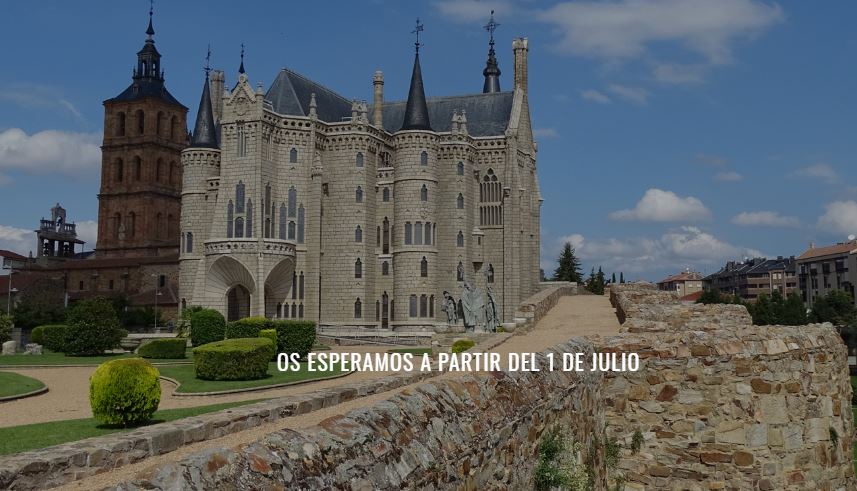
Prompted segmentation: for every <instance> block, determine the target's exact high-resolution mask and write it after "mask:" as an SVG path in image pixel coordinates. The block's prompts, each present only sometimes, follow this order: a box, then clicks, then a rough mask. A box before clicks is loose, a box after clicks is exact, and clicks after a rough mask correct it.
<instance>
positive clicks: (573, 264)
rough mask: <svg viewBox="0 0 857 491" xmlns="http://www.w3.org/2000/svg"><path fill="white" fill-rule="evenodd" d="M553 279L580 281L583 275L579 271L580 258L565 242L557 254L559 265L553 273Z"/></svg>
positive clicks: (569, 244)
mask: <svg viewBox="0 0 857 491" xmlns="http://www.w3.org/2000/svg"><path fill="white" fill-rule="evenodd" d="M553 279H554V281H574V282H577V283H580V282H582V281H583V276H582V275H581V273H580V260H579V259H578V258H577V256H576V255H575V253H574V247H572V246H571V243H570V242H566V243H565V246H564V247H563V249H562V252H561V253H560V255H559V266H558V267H557V268H556V271H554V274H553Z"/></svg>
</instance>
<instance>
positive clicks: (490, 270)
mask: <svg viewBox="0 0 857 491" xmlns="http://www.w3.org/2000/svg"><path fill="white" fill-rule="evenodd" d="M485 278H486V279H487V282H488V283H494V265H493V264H491V263H488V269H486V270H485Z"/></svg>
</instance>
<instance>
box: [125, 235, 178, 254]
mask: <svg viewBox="0 0 857 491" xmlns="http://www.w3.org/2000/svg"><path fill="white" fill-rule="evenodd" d="M131 235H132V236H133V235H134V234H133V233H132V234H131ZM185 247H186V248H187V249H185V252H187V253H188V254H192V253H193V232H188V233H187V239H186V240H185Z"/></svg>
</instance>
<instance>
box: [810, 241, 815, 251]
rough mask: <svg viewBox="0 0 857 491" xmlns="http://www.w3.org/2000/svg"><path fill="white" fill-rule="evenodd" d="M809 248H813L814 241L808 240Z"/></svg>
mask: <svg viewBox="0 0 857 491" xmlns="http://www.w3.org/2000/svg"><path fill="white" fill-rule="evenodd" d="M809 248H810V249H815V242H812V241H810V243H809Z"/></svg>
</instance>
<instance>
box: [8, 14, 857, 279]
mask: <svg viewBox="0 0 857 491" xmlns="http://www.w3.org/2000/svg"><path fill="white" fill-rule="evenodd" d="M492 8H493V9H495V10H496V11H497V21H498V22H500V24H501V26H500V27H499V29H498V30H497V33H496V38H497V51H498V58H499V62H500V68H501V70H502V71H503V75H502V77H501V84H502V85H503V88H504V89H508V88H510V81H511V80H512V66H511V41H512V38H513V37H517V36H526V37H528V38H529V40H530V103H531V111H532V117H533V123H534V126H535V128H536V133H537V135H538V136H537V139H538V142H539V156H538V165H539V173H540V178H541V186H542V194H543V196H544V198H545V202H544V206H543V208H542V231H543V235H542V264H543V266H544V267H545V268H546V269H547V270H548V272H549V271H550V270H551V269H552V268H553V267H554V259H555V256H556V254H557V253H558V251H559V249H560V247H561V244H562V243H563V241H566V240H568V241H571V242H572V243H573V244H574V245H575V246H576V247H577V249H578V252H579V254H580V256H581V257H582V259H583V261H584V266H585V268H586V270H587V271H588V269H589V268H590V267H591V266H596V267H597V266H599V265H603V267H604V270H605V271H607V272H608V273H610V272H613V271H616V272H617V273H618V271H624V272H625V275H626V278H628V279H636V278H641V279H651V280H657V279H659V278H660V277H661V276H664V275H666V274H667V273H673V272H676V271H678V270H680V269H684V268H685V267H689V268H692V269H696V270H700V271H703V272H711V271H713V270H716V269H717V268H718V267H719V266H720V265H721V264H722V263H723V262H724V261H726V260H728V259H741V258H743V257H745V256H750V255H756V254H764V255H768V256H776V255H798V254H800V253H801V252H802V251H803V250H804V249H806V247H807V244H808V243H809V242H810V241H815V242H816V243H819V244H825V243H833V242H837V241H842V240H844V239H845V237H846V236H847V235H849V234H851V233H855V234H857V166H855V162H854V160H855V155H857V62H855V61H854V60H857V30H855V29H853V22H852V19H853V18H855V16H857V3H855V2H849V1H846V0H831V1H830V2H825V4H824V8H819V6H818V5H817V4H816V3H815V2H804V1H797V0H795V1H781V2H772V1H761V0H718V1H716V2H714V1H709V0H611V1H595V0H571V1H559V2H550V1H542V0H527V1H515V0H501V1H472V0H462V1H444V0H439V1H426V2H395V1H383V0H379V1H373V2H345V1H342V2H302V3H301V4H300V7H297V4H295V3H292V2H273V1H271V2H244V3H241V4H235V3H234V2H220V1H209V2H163V1H162V2H157V3H156V5H155V31H156V35H155V40H156V45H157V47H158V49H159V50H160V52H161V53H162V55H163V65H162V66H163V68H164V70H165V71H166V78H167V86H168V88H169V90H170V91H171V92H172V93H173V95H174V96H176V97H177V98H178V99H179V100H180V101H182V102H183V103H184V104H185V105H187V106H189V107H192V110H191V114H190V115H189V120H190V121H192V120H193V119H192V118H193V112H194V111H195V106H196V104H197V101H198V100H199V91H200V87H201V83H202V76H203V74H202V70H201V67H202V65H203V63H204V58H205V51H206V45H207V44H208V43H209V42H210V43H211V45H212V51H213V54H212V65H213V66H215V67H217V68H222V69H224V70H226V77H227V82H228V83H231V82H234V80H235V78H236V71H237V67H238V61H239V59H238V55H239V52H240V44H241V43H242V42H243V43H245V45H246V63H245V64H246V68H247V72H248V75H249V76H250V79H251V80H252V81H253V83H254V84H255V83H256V82H262V83H263V84H264V86H265V87H267V86H268V84H270V82H271V80H272V78H273V77H274V75H275V74H276V73H277V70H278V69H279V68H280V67H282V66H288V67H290V68H292V69H295V70H297V71H299V72H301V73H304V74H305V75H307V76H309V77H311V78H313V79H315V80H317V81H319V82H321V83H322V84H325V85H327V86H329V87H331V88H333V89H334V90H336V91H338V92H339V93H341V94H343V95H344V96H346V97H348V98H363V99H371V91H372V83H371V81H372V73H373V72H374V71H375V70H378V69H380V70H383V71H384V73H385V81H386V85H385V96H386V97H387V98H388V99H402V98H404V97H405V94H406V91H407V84H408V77H409V76H410V70H411V68H410V67H411V62H412V51H413V38H412V35H411V34H410V31H411V30H412V29H413V23H414V19H415V18H416V17H417V16H419V17H420V19H421V20H422V21H423V23H424V24H425V31H424V33H423V36H422V40H423V41H424V43H425V45H424V48H423V50H422V52H421V53H422V56H421V61H422V67H423V75H424V80H425V84H426V90H427V93H428V95H429V96H433V95H452V94H461V93H469V92H478V91H480V90H481V86H482V75H481V71H482V68H483V67H484V63H485V56H486V49H487V39H486V38H487V35H486V33H485V32H484V31H483V30H482V29H481V26H482V25H484V24H485V22H486V21H487V15H488V12H489V11H490V10H491V9H492ZM147 11H148V2H141V1H134V2H131V1H123V2H115V1H113V2H108V1H92V2H83V3H81V2H77V3H70V2H65V1H42V2H39V8H33V6H32V4H30V3H28V2H14V3H8V4H6V5H4V15H3V16H2V18H0V32H3V39H4V43H3V44H4V46H5V52H4V63H3V65H2V67H0V248H9V249H13V250H16V251H18V252H22V253H25V254H26V253H27V252H28V251H29V250H31V249H33V247H34V242H35V239H34V238H33V236H32V233H31V232H30V231H31V230H32V229H33V228H35V225H36V224H37V223H38V219H39V218H40V217H41V216H43V215H46V214H47V213H48V210H49V208H50V207H51V206H52V205H53V203H54V202H56V201H60V202H61V203H62V204H63V205H64V206H65V207H66V208H67V209H68V210H69V213H70V218H71V219H72V220H75V221H77V222H78V223H80V224H81V225H80V228H81V230H82V233H83V235H84V238H86V239H87V240H90V241H91V242H90V245H91V246H94V241H92V240H93V238H94V234H95V230H94V228H95V227H94V220H96V218H97V199H96V194H97V191H98V175H99V166H100V154H99V149H98V145H99V144H100V140H101V130H102V118H103V114H102V105H101V102H102V101H103V100H104V99H108V98H110V97H113V96H115V95H117V94H118V93H119V92H121V91H122V90H123V89H124V88H125V87H126V86H127V85H128V84H129V83H130V76H131V68H132V66H133V65H134V62H135V53H136V51H137V50H138V49H139V48H140V47H141V46H142V43H143V40H144V38H145V35H144V33H143V31H144V30H145V27H146V20H147Z"/></svg>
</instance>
